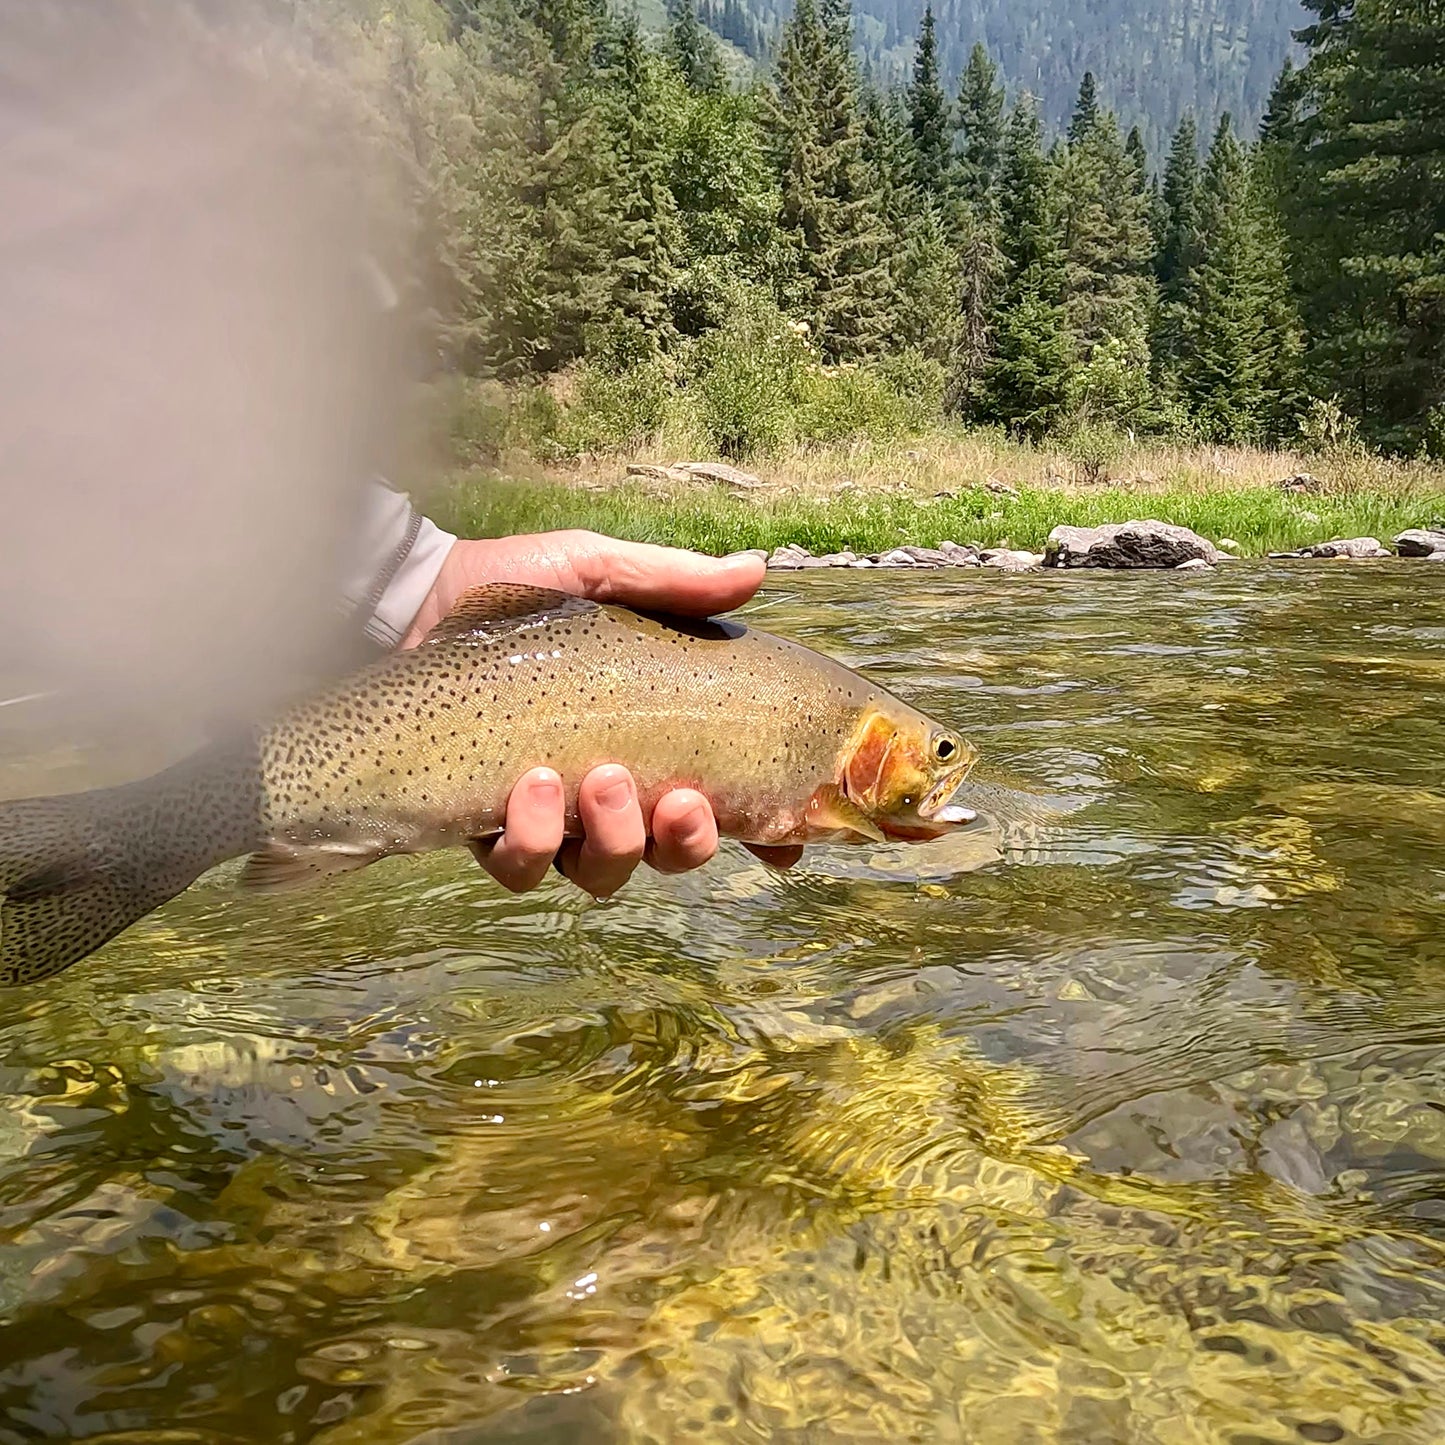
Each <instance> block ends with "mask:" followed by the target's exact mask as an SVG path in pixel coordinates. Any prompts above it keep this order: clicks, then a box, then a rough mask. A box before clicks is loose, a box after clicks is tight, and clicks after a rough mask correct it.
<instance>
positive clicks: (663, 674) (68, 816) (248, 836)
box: [0, 584, 976, 984]
mask: <svg viewBox="0 0 1445 1445" xmlns="http://www.w3.org/2000/svg"><path fill="white" fill-rule="evenodd" d="M975 757H976V754H975V752H974V749H973V748H972V747H970V746H969V744H968V743H967V742H965V741H964V739H963V738H961V737H960V736H959V735H958V734H957V733H955V732H952V731H950V730H949V729H948V728H946V727H943V726H941V725H940V724H938V723H936V722H934V721H933V720H932V719H931V718H928V717H925V716H924V715H923V714H922V713H920V712H918V711H916V710H915V709H914V708H912V707H910V706H908V704H906V703H904V702H903V701H901V700H900V699H899V698H897V697H894V696H893V695H892V694H891V693H889V692H887V691H886V690H885V689H883V688H881V687H879V686H877V685H876V684H874V683H872V682H870V681H868V680H867V679H866V678H864V677H862V676H860V675H859V674H858V673H856V672H853V671H851V670H850V669H848V668H846V667H844V666H842V665H841V664H840V663H837V662H835V661H833V660H832V659H831V658H828V657H825V656H823V655H821V654H819V653H817V652H814V651H812V650H811V649H809V648H807V647H803V646H801V645H800V644H798V643H795V642H790V641H787V640H784V639H782V638H779V637H774V636H772V635H770V634H768V633H766V632H759V631H757V630H755V629H753V628H749V627H746V626H744V625H742V624H741V623H739V622H736V621H734V620H730V619H720V620H719V619H712V620H708V621H695V620H690V619H683V618H675V617H663V616H658V615H654V614H644V613H639V612H634V611H632V610H630V609H628V608H625V607H619V606H613V605H608V604H602V603H597V602H592V601H587V600H585V599H583V598H580V597H573V596H570V595H568V594H566V593H561V592H552V591H547V590H545V589H541V588H535V587H523V586H514V585H510V584H493V585H489V586H483V587H477V588H473V589H472V590H471V591H469V592H467V593H466V594H465V595H464V596H462V597H461V598H460V599H459V600H458V602H457V604H456V606H455V607H454V608H453V609H452V611H451V613H450V614H449V615H448V616H447V617H446V618H444V619H443V620H442V621H441V622H440V623H439V624H438V625H437V626H436V627H435V628H434V629H433V630H432V631H431V632H430V633H429V634H428V635H427V637H426V638H425V639H424V641H423V642H422V643H421V644H420V645H419V646H417V647H415V648H413V649H411V650H410V651H407V652H399V653H393V654H391V655H390V656H388V657H386V658H384V659H381V660H380V661H378V662H376V663H374V664H372V665H371V666H369V667H366V668H364V669H363V670H361V671H360V672H358V673H356V674H354V675H352V676H350V677H349V678H347V679H345V680H343V681H341V682H339V683H336V684H335V685H333V686H331V687H329V688H326V689H324V690H323V691H321V692H320V693H319V694H318V695H316V696H314V697H311V698H309V699H308V700H306V701H304V702H301V703H299V704H298V705H296V706H295V707H293V708H291V709H290V710H288V711H285V712H283V713H282V714H281V715H280V716H278V717H277V718H276V719H275V720H274V721H273V722H271V723H270V724H269V725H267V726H263V727H258V728H256V729H253V730H250V731H249V732H248V733H247V734H246V736H245V737H244V739H243V740H242V741H240V742H238V743H231V744H226V745H219V744H218V745H214V746H212V747H210V748H208V749H206V750H203V751H202V752H200V753H197V754H195V755H194V756H192V757H189V758H187V759H185V760H184V761H182V762H180V763H178V764H177V765H175V766H174V767H172V768H170V769H168V770H166V771H164V772H161V773H158V774H156V775H155V776H154V777H150V778H145V779H142V780H140V781H138V782H133V783H126V784H123V785H121V786H119V787H113V788H102V789H96V790H94V791H91V792H82V793H74V794H68V795H63V796H59V797H50V798H27V799H20V800H18V801H13V802H6V803H0V895H3V902H0V983H3V984H21V983H33V982H35V981H37V980H39V979H43V978H48V977H50V976H51V975H53V974H56V973H58V972H60V971H61V970H62V969H64V968H67V967H69V965H71V964H72V963H75V962H76V961H77V960H78V959H81V958H84V957H86V956H87V955H89V954H91V953H93V952H94V951H95V950H96V949H98V948H100V947H101V946H102V945H103V944H105V943H107V942H108V941H109V940H110V939H112V938H114V937H115V936H116V935H117V934H119V933H120V932H122V931H123V930H124V929H126V928H128V927H129V926H130V925H131V924H132V923H135V922H136V921H137V920H138V919H140V918H143V917H144V916H145V915H146V914H148V913H150V912H151V911H152V910H153V909H155V908H158V907H159V906H160V905H161V904H162V903H165V902H166V901H167V900H169V899H171V898H174V897H175V896H176V895H177V894H179V893H181V892H183V891H184V890H185V889H186V888H188V887H189V886H190V885H191V884H192V883H193V882H195V880H196V879H197V878H199V877H200V876H201V874H202V873H204V872H206V871H207V870H208V869H209V868H212V867H214V866H215V865H216V864H218V863H222V862H225V861H226V860H228V859H231V858H236V857H239V856H241V855H243V854H249V855H250V857H249V858H248V860H247V862H246V864H245V866H244V869H243V871H242V873H241V875H240V886H241V887H242V888H243V889H248V890H255V891H262V892H274V891H280V890H285V889H291V888H298V887H303V886H305V885H307V884H311V883H314V882H317V881H319V880H321V879H322V878H324V877H326V876H327V875H330V874H337V873H345V872H349V871H351V870H354V869H357V868H365V867H366V866H367V865H368V864H370V863H374V862H376V861H377V860H378V859H380V858H386V857H390V856H392V855H394V854H407V853H422V852H426V851H429V850H432V849H437V848H449V847H455V846H462V845H465V844H466V843H467V842H468V841H470V840H472V839H477V838H486V837H489V836H492V835H495V834H497V833H500V832H501V831H502V827H503V824H504V822H505V817H506V806H507V797H508V795H509V793H510V792H511V790H512V786H513V784H514V783H515V782H516V781H517V779H518V778H519V777H520V776H521V775H522V774H523V773H524V772H526V771H528V770H529V769H531V768H534V767H541V766H547V767H551V768H555V769H556V770H557V772H558V773H559V774H560V775H561V777H562V780H563V783H564V788H565V793H566V798H567V834H568V836H571V837H576V836H579V835H580V833H581V828H580V825H579V822H578V816H577V788H578V784H579V783H580V782H581V780H582V778H583V777H584V775H585V774H586V773H588V772H589V771H590V770H591V769H592V768H594V767H596V766H598V765H600V764H602V763H621V764H623V765H624V766H626V767H627V768H628V769H629V770H630V771H631V772H632V774H633V777H634V778H635V779H636V782H637V789H638V795H639V799H640V802H641V804H642V809H643V815H644V817H647V816H650V813H651V809H652V807H653V805H654V804H655V803H656V802H657V800H658V798H660V797H661V796H662V794H663V793H664V792H666V791H668V790H669V789H672V788H676V787H691V788H696V789H697V790H698V791H699V792H701V793H702V794H704V796H706V797H707V799H708V800H709V802H710V803H711V805H712V808H713V812H714V813H715V814H716V816H717V821H718V830H719V832H720V833H721V834H722V835H723V836H724V837H728V838H733V839H736V840H738V841H739V842H744V843H757V844H790V843H815V842H821V841H825V840H836V841H855V842H856V841H862V840H872V841H874V842H878V843H881V842H884V841H887V840H898V841H903V842H916V841H922V840H925V839H930V838H937V837H940V836H942V835H943V834H944V833H946V832H948V831H949V830H950V829H952V828H955V827H958V826H962V825H965V824H967V823H969V822H972V821H973V814H972V813H971V812H970V811H969V810H967V809H965V808H962V807H960V806H958V805H957V804H955V803H954V802H953V801H952V799H953V794H954V792H955V790H956V789H957V787H958V785H959V784H960V783H961V782H962V781H963V779H964V777H965V775H966V774H967V772H968V770H969V768H970V767H971V766H972V764H973V762H974V760H975Z"/></svg>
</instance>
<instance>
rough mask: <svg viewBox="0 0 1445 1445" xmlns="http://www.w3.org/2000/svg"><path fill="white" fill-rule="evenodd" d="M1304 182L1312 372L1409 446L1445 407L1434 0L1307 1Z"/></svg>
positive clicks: (1301, 236)
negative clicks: (1310, 19)
mask: <svg viewBox="0 0 1445 1445" xmlns="http://www.w3.org/2000/svg"><path fill="white" fill-rule="evenodd" d="M1307 8H1309V9H1310V10H1311V11H1313V12H1314V15H1315V23H1314V24H1313V25H1312V26H1310V27H1308V28H1307V29H1306V30H1305V31H1303V32H1301V38H1302V39H1303V40H1304V41H1305V42H1306V44H1308V45H1309V47H1310V51H1311V55H1310V59H1309V62H1308V64H1307V65H1306V67H1305V71H1304V75H1303V77H1302V85H1303V86H1304V98H1305V102H1306V103H1305V106H1304V107H1303V109H1304V114H1305V119H1303V120H1302V121H1300V122H1299V123H1298V124H1299V131H1300V138H1301V146H1300V150H1299V155H1300V161H1301V165H1302V167H1303V171H1302V176H1301V184H1300V185H1299V186H1298V187H1297V188H1296V190H1295V192H1294V194H1293V196H1291V197H1290V198H1289V201H1290V202H1291V203H1292V211H1293V214H1292V215H1291V216H1290V218H1289V219H1290V230H1291V233H1292V234H1293V236H1294V237H1295V238H1296V243H1297V248H1298V249H1299V250H1301V251H1303V252H1305V253H1306V263H1305V266H1304V268H1303V270H1302V277H1301V279H1303V280H1305V281H1306V282H1313V283H1314V284H1312V285H1310V286H1309V291H1310V296H1309V320H1310V323H1311V331H1312V333H1313V335H1314V337H1315V346H1314V350H1313V354H1312V357H1311V366H1312V369H1313V370H1314V371H1315V372H1316V373H1317V374H1318V375H1320V376H1321V377H1322V378H1323V380H1324V381H1325V383H1326V385H1329V386H1331V387H1333V388H1337V389H1338V390H1340V391H1341V392H1342V393H1343V394H1344V395H1345V396H1347V398H1348V399H1349V401H1350V403H1351V405H1352V406H1353V408H1354V410H1355V411H1356V413H1357V414H1358V415H1359V417H1360V419H1361V421H1362V422H1363V423H1364V425H1365V427H1366V429H1367V430H1368V431H1369V432H1371V433H1372V434H1374V435H1375V436H1376V437H1378V438H1379V439H1380V440H1382V441H1384V442H1385V443H1387V444H1388V445H1391V446H1396V447H1405V448H1413V447H1414V446H1416V445H1417V444H1418V442H1419V441H1420V439H1421V438H1422V437H1424V436H1425V435H1427V434H1428V433H1430V432H1432V431H1436V430H1438V426H1439V419H1440V417H1441V416H1442V414H1445V413H1442V411H1441V410H1440V409H1441V408H1442V407H1445V241H1442V239H1441V238H1442V236H1445V187H1442V185H1441V182H1440V177H1441V176H1442V174H1445V107H1442V105H1441V101H1440V98H1441V96H1442V94H1445V27H1442V25H1441V23H1440V11H1439V5H1438V3H1437V0H1352V3H1345V0H1307Z"/></svg>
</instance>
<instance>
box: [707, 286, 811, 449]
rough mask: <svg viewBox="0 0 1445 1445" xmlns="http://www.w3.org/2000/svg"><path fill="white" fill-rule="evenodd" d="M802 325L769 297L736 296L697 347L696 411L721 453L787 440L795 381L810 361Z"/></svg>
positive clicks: (775, 445)
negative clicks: (726, 314) (728, 312)
mask: <svg viewBox="0 0 1445 1445" xmlns="http://www.w3.org/2000/svg"><path fill="white" fill-rule="evenodd" d="M806 338H807V331H806V327H804V326H803V325H802V323H800V322H790V321H788V320H787V318H786V317H784V316H783V314H782V312H780V311H779V310H778V308H777V307H776V306H775V305H773V303H772V302H771V301H768V300H763V299H747V300H744V301H741V302H740V304H739V305H738V306H737V307H736V309H735V310H734V311H733V313H732V315H731V316H729V317H728V319H727V321H726V322H724V324H723V325H722V326H720V327H719V328H718V329H717V330H716V331H714V332H712V333H711V334H710V335H708V336H706V337H704V338H703V339H702V340H701V341H700V342H699V343H698V347H697V361H696V375H695V380H694V383H693V385H694V387H695V388H696V391H697V396H698V400H699V414H700V416H701V419H702V422H703V425H704V426H705V427H706V428H707V431H708V434H709V436H710V437H711V438H712V442H713V445H714V446H715V447H716V448H717V449H718V451H719V452H721V453H722V454H723V455H724V456H728V457H745V456H747V455H748V454H749V453H751V452H757V451H765V450H767V449H769V448H773V447H777V446H780V445H782V444H783V443H784V442H786V441H788V440H789V439H790V438H791V436H792V433H793V410H794V406H795V404H796V400H797V396H798V391H799V384H800V381H801V378H802V376H803V373H804V371H805V369H806V368H807V367H808V366H809V364H810V362H811V353H810V349H809V346H808V342H807V339H806Z"/></svg>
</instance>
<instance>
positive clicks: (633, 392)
mask: <svg viewBox="0 0 1445 1445" xmlns="http://www.w3.org/2000/svg"><path fill="white" fill-rule="evenodd" d="M671 393H672V379H671V377H670V376H669V375H668V371H667V367H666V365H665V364H664V363H663V361H662V360H661V358H660V357H653V358H651V359H650V360H644V361H637V362H634V363H633V364H631V365H629V366H626V367H625V368H624V369H623V370H620V371H613V370H611V369H609V367H608V366H607V365H605V364H602V363H598V362H594V361H588V362H586V363H585V364H584V365H583V366H582V368H581V370H580V371H579V372H578V373H577V380H576V389H575V392H574V395H573V399H572V402H571V404H570V405H569V406H568V407H567V409H566V411H565V412H564V413H563V414H562V417H561V425H560V427H559V428H558V429H557V432H556V440H557V444H558V446H559V447H560V448H561V450H562V451H563V452H565V453H567V454H568V455H571V456H576V455H578V454H579V453H581V452H618V451H626V450H629V449H630V448H633V447H637V446H641V445H642V444H643V443H645V442H647V441H648V440H649V439H650V438H651V437H652V436H653V434H654V433H655V432H656V431H657V429H658V427H659V426H660V425H661V424H662V414H663V408H664V407H665V406H666V404H667V399H668V397H669V396H670V395H671Z"/></svg>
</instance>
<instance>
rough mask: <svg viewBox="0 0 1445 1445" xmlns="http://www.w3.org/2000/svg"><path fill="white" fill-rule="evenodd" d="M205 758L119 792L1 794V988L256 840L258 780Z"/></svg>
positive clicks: (76, 951)
mask: <svg viewBox="0 0 1445 1445" xmlns="http://www.w3.org/2000/svg"><path fill="white" fill-rule="evenodd" d="M226 768H227V764H226V763H225V761H224V760H222V759H218V758H217V757H215V756H214V755H209V754H202V755H200V756H199V757H198V758H196V759H190V760H188V761H187V762H186V763H182V764H180V765H178V766H177V767H175V768H172V769H170V770H168V771H167V772H164V773H158V774H157V775H156V776H155V777H152V778H146V779H143V780H142V781H140V782H138V783H129V784H126V785H124V786H122V787H118V788H100V789H97V790H95V791H93V792H87V793H70V794H62V795H61V796H58V797H51V798H21V799H17V800H15V801H13V802H0V985H14V984H26V983H37V982H39V981H40V980H41V979H45V978H50V977H52V976H53V975H54V974H57V973H60V972H61V971H62V970H63V969H66V968H69V967H70V965H71V964H73V963H76V962H78V961H79V960H80V959H82V958H85V957H86V956H87V955H89V954H91V953H94V952H95V950H96V949H98V948H100V947H101V946H102V945H103V944H105V943H108V942H109V941H110V940H111V939H112V938H114V937H115V936H116V935H117V934H119V933H122V932H124V930H125V929H127V928H129V927H130V926H131V924H133V923H135V922H138V921H139V920H140V919H142V918H144V917H145V916H146V914H148V913H150V912H151V911H152V910H154V909H156V908H159V907H160V906H161V904H162V903H165V902H167V901H168V900H170V899H172V898H174V897H175V896H176V895H177V894H178V893H182V892H184V891H185V890H186V889H187V888H189V887H190V885H191V884H192V883H194V882H195V881H196V879H197V878H199V877H200V876H201V874H202V873H204V872H205V871H206V870H207V869H208V868H210V867H212V866H214V865H215V864H216V863H219V862H221V861H222V860H223V859H226V858H230V857H234V856H236V854H237V853H240V852H244V851H245V850H246V849H247V847H249V846H250V844H251V842H252V840H253V838H254V835H255V825H254V817H255V813H256V792H257V783H256V781H255V777H254V773H253V774H252V776H251V777H250V778H249V779H248V778H246V776H245V774H244V770H238V771H237V773H236V776H235V777H234V778H233V780H232V781H233V782H237V781H239V782H241V783H242V785H243V787H245V788H246V789H247V794H246V795H243V796H240V797H238V796H237V795H236V794H235V792H234V788H228V787H227V786H226Z"/></svg>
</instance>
